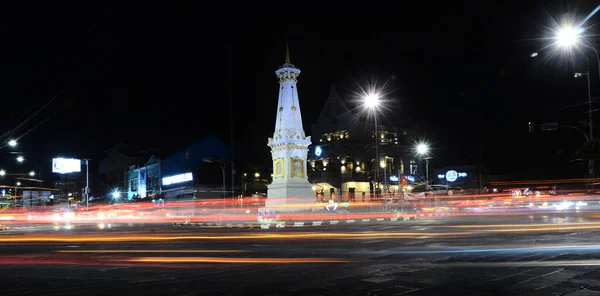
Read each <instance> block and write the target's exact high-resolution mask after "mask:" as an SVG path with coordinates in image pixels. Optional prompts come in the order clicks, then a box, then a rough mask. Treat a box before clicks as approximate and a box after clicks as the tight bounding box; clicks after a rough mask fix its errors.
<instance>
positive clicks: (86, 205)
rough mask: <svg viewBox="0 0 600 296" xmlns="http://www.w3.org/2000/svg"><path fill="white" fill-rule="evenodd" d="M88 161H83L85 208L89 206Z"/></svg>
mask: <svg viewBox="0 0 600 296" xmlns="http://www.w3.org/2000/svg"><path fill="white" fill-rule="evenodd" d="M89 161H90V160H89V159H84V160H83V163H84V164H85V207H86V208H87V207H89V206H90V162H89Z"/></svg>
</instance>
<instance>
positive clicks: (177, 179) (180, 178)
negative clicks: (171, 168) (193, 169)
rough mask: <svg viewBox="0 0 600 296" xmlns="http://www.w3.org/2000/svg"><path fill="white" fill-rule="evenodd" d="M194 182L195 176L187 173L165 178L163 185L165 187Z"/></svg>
mask: <svg viewBox="0 0 600 296" xmlns="http://www.w3.org/2000/svg"><path fill="white" fill-rule="evenodd" d="M192 180H194V176H193V175H192V173H185V174H179V175H175V176H170V177H164V178H163V179H162V183H163V185H172V184H177V183H183V182H187V181H192Z"/></svg>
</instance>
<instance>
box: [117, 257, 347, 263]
mask: <svg viewBox="0 0 600 296" xmlns="http://www.w3.org/2000/svg"><path fill="white" fill-rule="evenodd" d="M125 261H127V262H145V263H236V264H247V263H263V264H290V263H350V262H354V261H352V260H345V259H336V258H220V257H141V258H132V259H128V260H125Z"/></svg>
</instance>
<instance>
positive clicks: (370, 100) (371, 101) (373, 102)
mask: <svg viewBox="0 0 600 296" xmlns="http://www.w3.org/2000/svg"><path fill="white" fill-rule="evenodd" d="M364 100H365V106H367V107H369V108H375V107H377V106H379V96H378V95H376V94H369V95H367V96H365V98H364Z"/></svg>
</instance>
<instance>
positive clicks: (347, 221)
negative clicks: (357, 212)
mask: <svg viewBox="0 0 600 296" xmlns="http://www.w3.org/2000/svg"><path fill="white" fill-rule="evenodd" d="M354 222H355V220H346V223H354Z"/></svg>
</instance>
